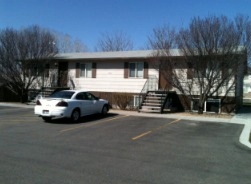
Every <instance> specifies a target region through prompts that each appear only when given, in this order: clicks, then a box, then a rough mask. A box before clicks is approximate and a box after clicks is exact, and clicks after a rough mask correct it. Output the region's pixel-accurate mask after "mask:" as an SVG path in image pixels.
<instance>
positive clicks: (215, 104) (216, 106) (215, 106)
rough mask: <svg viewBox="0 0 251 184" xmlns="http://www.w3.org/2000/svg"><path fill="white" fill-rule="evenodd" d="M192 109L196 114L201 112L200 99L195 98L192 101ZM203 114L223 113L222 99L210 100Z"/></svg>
mask: <svg viewBox="0 0 251 184" xmlns="http://www.w3.org/2000/svg"><path fill="white" fill-rule="evenodd" d="M191 109H192V111H194V112H197V111H198V110H199V99H198V98H195V99H193V100H192V102H191ZM203 112H214V113H220V112H221V100H220V99H208V100H207V101H206V102H205V104H204V110H203Z"/></svg>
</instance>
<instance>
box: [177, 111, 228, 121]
mask: <svg viewBox="0 0 251 184" xmlns="http://www.w3.org/2000/svg"><path fill="white" fill-rule="evenodd" d="M175 114H176V115H180V116H193V117H205V118H206V117H209V118H225V119H231V118H232V117H233V115H231V114H217V113H203V114H198V113H197V112H180V113H175Z"/></svg>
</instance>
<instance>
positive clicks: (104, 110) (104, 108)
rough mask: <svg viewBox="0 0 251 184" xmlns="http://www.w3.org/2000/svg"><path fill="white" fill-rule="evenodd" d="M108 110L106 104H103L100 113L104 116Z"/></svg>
mask: <svg viewBox="0 0 251 184" xmlns="http://www.w3.org/2000/svg"><path fill="white" fill-rule="evenodd" d="M108 111H109V107H108V105H104V106H103V109H102V112H101V114H102V115H103V116H106V115H107V113H108Z"/></svg>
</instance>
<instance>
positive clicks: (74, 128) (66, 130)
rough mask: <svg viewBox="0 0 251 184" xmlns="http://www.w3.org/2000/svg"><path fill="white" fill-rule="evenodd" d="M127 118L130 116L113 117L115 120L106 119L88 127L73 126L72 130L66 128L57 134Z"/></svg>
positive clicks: (84, 125)
mask: <svg viewBox="0 0 251 184" xmlns="http://www.w3.org/2000/svg"><path fill="white" fill-rule="evenodd" d="M128 116H130V115H124V116H119V117H115V118H111V119H107V120H101V121H97V122H95V123H91V124H88V125H86V124H83V125H80V126H75V127H72V128H67V129H63V130H60V131H59V133H64V132H69V131H72V130H76V129H79V128H83V127H86V128H88V127H92V126H95V125H99V124H103V123H107V122H109V121H113V120H116V119H121V118H125V117H128Z"/></svg>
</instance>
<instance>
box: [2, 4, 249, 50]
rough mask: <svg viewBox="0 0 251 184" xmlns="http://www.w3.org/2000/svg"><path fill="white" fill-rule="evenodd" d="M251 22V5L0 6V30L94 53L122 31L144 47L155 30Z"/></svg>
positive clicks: (137, 46)
mask: <svg viewBox="0 0 251 184" xmlns="http://www.w3.org/2000/svg"><path fill="white" fill-rule="evenodd" d="M237 14H244V15H248V16H250V18H251V0H190V1H189V0H0V29H3V28H6V27H12V28H15V29H20V28H22V27H27V26H30V25H34V24H37V25H40V26H41V27H43V28H49V29H51V30H54V31H58V32H61V33H65V34H69V35H71V36H72V38H73V39H80V40H82V41H83V42H84V43H85V44H86V45H87V47H88V48H89V49H90V50H93V48H94V46H95V45H96V44H97V40H98V39H99V38H100V37H101V34H102V33H106V32H108V33H113V32H116V31H122V32H124V33H126V34H127V35H128V36H129V37H130V38H131V39H132V40H133V42H134V47H135V49H140V48H143V47H145V45H146V41H147V37H148V36H149V35H150V34H151V33H152V30H153V28H156V27H159V26H162V25H165V24H168V25H170V26H172V27H176V28H179V27H182V26H187V25H188V23H189V21H190V20H191V18H192V17H194V16H200V17H205V16H208V15H226V16H228V17H230V18H232V17H234V16H236V15H237Z"/></svg>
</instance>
